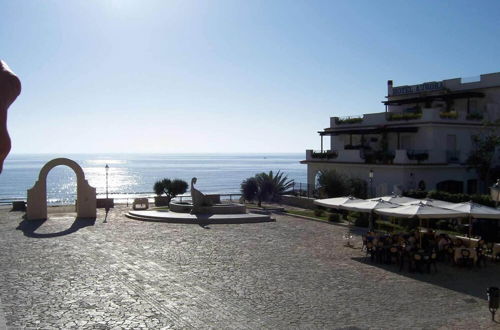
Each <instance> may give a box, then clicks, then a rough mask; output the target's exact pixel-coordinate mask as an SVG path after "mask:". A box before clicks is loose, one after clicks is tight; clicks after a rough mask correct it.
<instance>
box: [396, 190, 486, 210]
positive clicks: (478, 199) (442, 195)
mask: <svg viewBox="0 0 500 330" xmlns="http://www.w3.org/2000/svg"><path fill="white" fill-rule="evenodd" d="M403 196H407V197H412V198H419V199H422V198H431V199H439V200H442V201H445V202H450V203H461V202H468V201H473V202H474V203H478V204H482V205H486V206H491V207H494V206H495V202H494V201H493V200H492V199H491V196H490V195H479V194H476V195H468V194H452V193H449V192H446V191H440V190H431V191H429V192H426V191H421V190H409V191H405V192H404V193H403Z"/></svg>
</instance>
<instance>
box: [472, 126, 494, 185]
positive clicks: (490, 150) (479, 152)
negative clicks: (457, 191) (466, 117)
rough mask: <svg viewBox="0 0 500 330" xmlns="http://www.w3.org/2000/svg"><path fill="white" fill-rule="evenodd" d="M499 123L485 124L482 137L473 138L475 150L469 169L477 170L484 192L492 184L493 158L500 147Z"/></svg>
mask: <svg viewBox="0 0 500 330" xmlns="http://www.w3.org/2000/svg"><path fill="white" fill-rule="evenodd" d="M498 126H499V123H498V122H495V123H488V124H485V127H484V128H485V129H484V133H483V134H482V135H474V136H472V144H473V149H472V151H471V152H470V153H469V157H468V158H467V161H466V163H467V169H475V170H476V173H477V176H478V178H479V180H480V181H481V183H482V184H481V186H482V189H481V190H482V191H483V192H484V191H485V190H486V186H487V185H488V184H490V183H491V174H492V172H493V170H494V169H493V168H492V164H493V156H494V155H495V150H496V148H497V147H498V146H500V137H499V136H498V135H497V128H498Z"/></svg>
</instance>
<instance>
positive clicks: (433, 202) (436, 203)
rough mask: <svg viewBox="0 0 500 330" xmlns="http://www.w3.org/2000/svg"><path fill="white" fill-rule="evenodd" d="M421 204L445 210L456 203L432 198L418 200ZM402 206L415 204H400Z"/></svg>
mask: <svg viewBox="0 0 500 330" xmlns="http://www.w3.org/2000/svg"><path fill="white" fill-rule="evenodd" d="M418 202H421V203H423V204H426V205H432V206H437V207H443V208H448V207H449V206H452V205H454V203H450V202H445V201H442V200H439V199H432V198H424V199H417V203H418ZM400 204H402V205H411V204H415V202H409V203H400Z"/></svg>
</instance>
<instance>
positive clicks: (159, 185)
mask: <svg viewBox="0 0 500 330" xmlns="http://www.w3.org/2000/svg"><path fill="white" fill-rule="evenodd" d="M153 191H154V192H155V194H156V195H158V196H161V195H162V194H164V193H165V188H164V187H163V182H162V181H156V182H155V184H154V186H153Z"/></svg>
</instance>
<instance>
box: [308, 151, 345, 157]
mask: <svg viewBox="0 0 500 330" xmlns="http://www.w3.org/2000/svg"><path fill="white" fill-rule="evenodd" d="M338 155H339V154H338V153H337V152H336V151H335V150H328V151H323V152H317V151H313V152H312V155H311V156H312V158H318V159H335V158H337V157H338Z"/></svg>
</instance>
